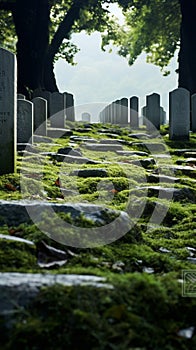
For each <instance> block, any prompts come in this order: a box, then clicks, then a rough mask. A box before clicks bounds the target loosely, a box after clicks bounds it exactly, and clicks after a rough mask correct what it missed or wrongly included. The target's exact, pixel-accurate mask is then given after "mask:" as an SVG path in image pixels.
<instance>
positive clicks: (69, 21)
mask: <svg viewBox="0 0 196 350" xmlns="http://www.w3.org/2000/svg"><path fill="white" fill-rule="evenodd" d="M91 2H92V0H91ZM94 2H95V3H97V2H98V0H94ZM88 3H89V0H74V2H73V4H72V6H71V8H70V9H69V11H68V12H67V14H66V16H65V17H64V19H63V21H62V22H61V23H60V25H59V27H58V29H57V31H56V33H55V34H54V37H53V39H52V42H51V44H50V46H49V50H48V56H49V57H50V59H51V60H53V58H54V56H55V55H56V53H57V52H58V50H59V47H60V46H61V44H62V41H63V39H66V38H67V39H68V38H69V35H70V32H71V29H72V27H73V24H74V22H75V21H76V20H77V19H79V18H80V10H81V9H82V8H83V7H86V6H87V5H88Z"/></svg>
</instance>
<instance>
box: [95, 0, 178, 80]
mask: <svg viewBox="0 0 196 350" xmlns="http://www.w3.org/2000/svg"><path fill="white" fill-rule="evenodd" d="M128 4H130V6H129V7H127V6H128ZM124 6H126V7H127V8H126V9H125V10H124V16H125V23H124V25H123V26H121V27H119V26H118V27H117V26H116V25H114V27H112V28H111V29H110V31H108V32H107V33H106V34H104V35H103V38H102V48H103V50H105V47H106V46H107V45H109V44H113V45H116V46H117V47H118V53H119V55H121V56H123V57H125V58H127V60H128V63H129V64H130V65H132V64H133V63H134V61H135V60H136V58H137V57H138V56H139V55H140V54H141V53H142V52H145V53H146V54H147V62H149V63H153V64H155V65H157V66H159V67H160V68H161V70H162V71H163V73H164V75H167V74H168V73H169V71H168V70H167V69H166V67H167V66H168V64H169V62H170V60H171V58H172V57H173V56H174V54H175V51H176V50H177V49H178V48H179V46H180V42H179V38H180V21H181V13H180V5H179V1H178V0H156V1H155V0H133V1H126V0H124Z"/></svg>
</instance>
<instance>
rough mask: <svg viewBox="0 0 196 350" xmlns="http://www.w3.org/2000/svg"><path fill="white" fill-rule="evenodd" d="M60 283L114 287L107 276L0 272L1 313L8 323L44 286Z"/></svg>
mask: <svg viewBox="0 0 196 350" xmlns="http://www.w3.org/2000/svg"><path fill="white" fill-rule="evenodd" d="M57 283H58V284H60V285H63V286H65V287H70V286H73V287H74V286H83V287H85V286H91V287H94V288H106V289H113V286H112V285H111V284H108V283H106V278H104V277H98V276H93V275H63V274H56V275H54V274H41V273H35V274H33V273H17V272H13V273H11V272H6V273H0V315H1V316H6V322H7V325H8V324H9V323H10V322H11V321H12V320H13V318H14V314H15V313H14V311H17V310H18V308H19V307H25V306H27V305H28V304H29V303H30V302H31V301H32V300H33V299H34V298H35V297H36V295H37V294H38V293H39V291H40V289H41V288H42V287H47V286H53V285H55V284H57Z"/></svg>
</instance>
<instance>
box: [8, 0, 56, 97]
mask: <svg viewBox="0 0 196 350" xmlns="http://www.w3.org/2000/svg"><path fill="white" fill-rule="evenodd" d="M12 14H13V19H14V23H15V28H16V34H17V37H18V42H17V63H18V92H20V93H23V94H25V95H27V96H28V95H29V93H30V90H35V89H37V88H41V89H44V81H43V75H44V64H45V57H46V54H47V50H48V46H49V21H50V17H49V16H50V9H49V1H48V0H28V1H26V0H20V1H19V0H18V1H17V2H16V7H15V9H14V10H13V11H12Z"/></svg>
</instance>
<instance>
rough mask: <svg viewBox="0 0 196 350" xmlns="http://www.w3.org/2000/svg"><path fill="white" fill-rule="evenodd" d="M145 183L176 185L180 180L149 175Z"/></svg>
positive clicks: (172, 177)
mask: <svg viewBox="0 0 196 350" xmlns="http://www.w3.org/2000/svg"><path fill="white" fill-rule="evenodd" d="M147 181H148V182H155V183H156V182H165V183H176V182H180V178H178V177H174V176H166V175H157V174H150V175H147Z"/></svg>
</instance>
